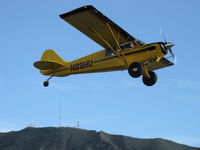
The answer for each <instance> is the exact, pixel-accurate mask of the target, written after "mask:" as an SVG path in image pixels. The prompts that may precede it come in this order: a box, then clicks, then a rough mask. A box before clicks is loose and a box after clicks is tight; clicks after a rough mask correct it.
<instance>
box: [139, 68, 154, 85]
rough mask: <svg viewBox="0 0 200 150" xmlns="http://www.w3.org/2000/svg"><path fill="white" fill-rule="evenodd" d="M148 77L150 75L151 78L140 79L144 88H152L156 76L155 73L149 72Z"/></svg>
mask: <svg viewBox="0 0 200 150" xmlns="http://www.w3.org/2000/svg"><path fill="white" fill-rule="evenodd" d="M149 75H150V77H151V78H148V77H145V76H143V77H142V81H143V83H144V84H145V85H146V86H152V85H154V84H155V83H156V81H157V75H156V73H155V72H153V71H149Z"/></svg>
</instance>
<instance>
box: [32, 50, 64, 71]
mask: <svg viewBox="0 0 200 150" xmlns="http://www.w3.org/2000/svg"><path fill="white" fill-rule="evenodd" d="M66 63H67V62H66V61H64V60H63V59H62V58H60V57H59V56H58V55H57V54H56V53H55V52H54V51H53V50H51V49H48V50H46V51H45V52H44V53H43V55H42V57H41V59H40V61H37V62H35V63H34V66H35V67H36V68H38V69H39V70H49V69H51V70H56V69H58V68H60V67H62V66H64V65H65V64H66Z"/></svg>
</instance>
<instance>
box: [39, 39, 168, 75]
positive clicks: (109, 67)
mask: <svg viewBox="0 0 200 150" xmlns="http://www.w3.org/2000/svg"><path fill="white" fill-rule="evenodd" d="M117 51H118V53H117V54H116V53H112V50H109V51H108V50H101V51H98V52H95V53H93V54H90V55H87V56H85V57H81V58H79V59H76V60H74V61H71V62H66V63H65V64H64V65H63V66H62V67H60V68H58V69H56V70H54V71H52V70H42V71H41V73H42V74H44V75H48V76H51V75H53V76H58V77H62V76H69V75H72V74H82V73H95V72H108V71H118V70H127V69H128V66H129V65H130V64H131V63H132V62H140V63H141V64H144V63H145V62H147V61H149V60H151V59H158V58H162V57H163V56H164V55H165V54H164V52H163V48H162V47H161V42H158V43H152V44H145V45H143V46H140V47H133V48H124V49H122V51H123V53H122V52H121V51H120V50H117ZM125 62H126V63H125Z"/></svg>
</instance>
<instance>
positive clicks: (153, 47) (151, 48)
mask: <svg viewBox="0 0 200 150" xmlns="http://www.w3.org/2000/svg"><path fill="white" fill-rule="evenodd" d="M155 49H156V47H155V46H151V47H147V48H144V49H141V50H138V51H133V52H130V53H126V54H124V55H125V56H127V55H130V54H135V53H140V52H145V51H153V50H155ZM119 56H123V55H122V54H120V55H119ZM119 56H117V55H115V56H112V57H109V58H104V59H100V60H96V61H94V63H98V62H101V61H104V60H109V59H113V58H116V57H119Z"/></svg>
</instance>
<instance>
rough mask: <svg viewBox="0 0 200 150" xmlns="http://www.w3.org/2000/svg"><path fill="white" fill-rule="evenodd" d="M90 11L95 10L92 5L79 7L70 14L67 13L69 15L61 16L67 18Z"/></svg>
mask: <svg viewBox="0 0 200 150" xmlns="http://www.w3.org/2000/svg"><path fill="white" fill-rule="evenodd" d="M88 9H95V8H94V6H92V5H85V6H82V7H79V8H76V9H74V10H72V11H70V12H67V13H64V14H60V15H59V16H60V18H62V19H63V18H65V17H67V16H70V15H73V14H76V13H78V12H81V11H85V10H88Z"/></svg>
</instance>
